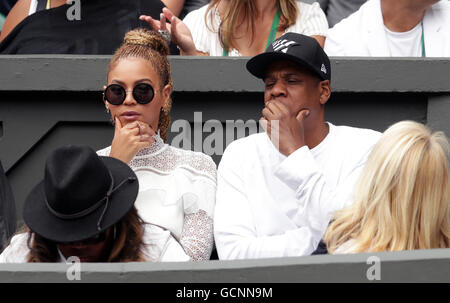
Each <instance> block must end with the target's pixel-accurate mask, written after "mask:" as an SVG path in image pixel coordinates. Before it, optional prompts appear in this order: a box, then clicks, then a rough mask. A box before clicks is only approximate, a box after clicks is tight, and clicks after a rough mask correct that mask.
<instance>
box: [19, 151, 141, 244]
mask: <svg viewBox="0 0 450 303" xmlns="http://www.w3.org/2000/svg"><path fill="white" fill-rule="evenodd" d="M74 148H75V149H76V151H75V153H73V152H72V150H73V149H74ZM62 149H63V150H64V149H66V152H67V151H69V152H72V154H73V155H74V157H73V159H71V158H70V155H69V157H67V154H64V153H63V154H62V155H60V157H59V158H60V159H58V160H55V159H54V158H55V157H56V156H55V155H54V154H53V155H52V156H51V157H49V159H48V160H47V164H46V176H45V178H44V180H43V181H42V182H40V183H39V184H37V185H36V186H35V187H34V188H33V189H32V190H31V192H30V193H29V195H28V197H27V199H26V200H25V204H24V208H23V218H24V221H25V223H26V224H27V225H28V227H29V228H30V229H31V231H33V232H34V233H36V234H38V235H40V236H42V237H44V238H46V239H49V240H51V241H54V242H57V243H68V242H76V241H82V240H86V239H89V238H91V237H93V236H95V235H97V234H99V233H101V232H103V231H105V230H107V229H108V228H109V227H111V226H113V225H114V224H116V223H117V222H119V221H120V220H121V219H122V218H123V217H124V216H125V215H126V214H127V213H128V212H129V211H130V210H131V209H132V208H133V206H134V202H135V200H136V197H137V194H138V191H139V183H138V181H137V177H136V174H135V173H134V172H133V170H132V169H131V168H130V167H129V166H128V165H127V164H125V163H123V162H122V161H120V160H117V159H114V158H110V157H101V156H97V155H96V154H95V152H94V151H93V150H92V149H90V148H89V147H74V146H69V147H64V148H62ZM70 149H72V150H70ZM60 150H61V149H60ZM56 153H57V152H56ZM60 153H61V152H60ZM77 153H78V154H79V153H82V154H84V155H85V154H87V156H86V157H85V158H84V159H82V160H80V158H79V157H78V158H77V156H79V155H78V154H77ZM64 157H66V158H67V159H66V160H64V159H63V158H64ZM72 160H73V161H78V162H82V163H80V164H76V166H77V167H76V168H75V169H73V168H71V167H69V168H66V167H67V166H75V165H72V163H65V162H68V161H72ZM64 161H65V162H64ZM93 162H96V163H93ZM101 163H102V164H101ZM52 166H53V167H52ZM65 166H66V167H65ZM86 168H88V169H86ZM89 169H91V171H88V170H89ZM61 170H62V171H63V172H62V173H61V172H60V171H61ZM64 170H65V171H64ZM100 170H104V172H108V173H107V175H108V178H106V179H105V182H107V183H106V184H105V185H107V186H109V185H108V184H110V183H109V182H110V180H111V177H112V179H113V182H114V183H113V184H114V185H115V186H117V185H120V183H122V184H121V185H120V186H118V188H117V189H115V190H114V191H113V192H112V193H111V194H110V196H109V198H108V205H106V204H105V203H103V202H101V203H100V206H99V207H96V208H94V209H93V210H92V211H90V212H89V213H87V214H86V215H83V216H81V217H79V218H70V219H67V218H61V217H59V216H56V215H55V209H53V208H52V206H50V208H51V209H50V208H49V204H50V205H53V206H54V207H57V208H58V212H57V214H60V212H59V211H60V210H61V209H62V210H63V211H65V210H69V209H70V207H72V210H71V211H72V212H75V211H73V204H83V203H84V202H86V203H85V204H86V205H83V207H86V208H89V207H88V206H92V205H94V204H95V203H97V202H98V201H99V200H102V199H94V201H89V199H86V201H83V200H82V199H81V200H80V197H81V198H82V197H83V195H86V197H88V196H89V194H88V193H87V192H88V191H90V192H95V193H96V194H98V195H99V196H100V197H104V196H105V194H106V193H105V192H104V190H103V189H104V188H107V187H104V186H103V189H101V190H100V191H99V190H98V189H100V187H101V186H102V185H101V183H102V182H103V181H102V180H101V178H100V176H101V174H98V175H96V174H97V173H96V172H95V171H100ZM55 171H59V172H55ZM74 171H75V172H74ZM80 171H84V172H86V173H87V174H85V175H83V173H80ZM109 176H111V177H109ZM89 178H90V180H89ZM80 179H81V180H80ZM83 179H87V180H83ZM74 184H82V186H81V187H80V188H77V187H76V186H74ZM83 187H84V188H83ZM53 191H54V192H58V191H59V192H61V193H62V195H59V196H57V195H54V194H53ZM65 193H66V198H67V199H65V198H64V194H65ZM68 193H73V194H72V195H73V196H78V200H77V201H78V202H77V201H76V200H75V199H73V197H71V195H69V194H68ZM50 197H52V198H51V199H50ZM55 197H56V198H57V199H55ZM91 200H92V199H91ZM74 201H75V202H76V203H74ZM79 201H82V202H79ZM104 202H106V200H105V201H104ZM70 204H72V206H71V205H70ZM75 206H77V205H75ZM100 218H101V219H100ZM99 219H100V221H101V224H100V225H99Z"/></svg>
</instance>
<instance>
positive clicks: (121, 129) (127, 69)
mask: <svg viewBox="0 0 450 303" xmlns="http://www.w3.org/2000/svg"><path fill="white" fill-rule="evenodd" d="M168 54H169V50H168V47H167V45H166V42H165V41H164V40H163V37H162V36H161V35H160V34H158V33H156V32H154V31H150V30H145V29H136V30H132V31H130V32H128V33H127V34H126V36H125V39H124V43H123V44H122V46H121V47H120V48H119V49H118V50H117V51H116V52H115V54H114V56H113V57H112V59H111V61H110V63H109V65H108V72H107V86H105V87H104V95H103V96H104V99H103V101H104V105H105V107H106V109H107V111H108V112H109V113H110V114H111V119H112V120H113V121H114V124H115V128H114V138H113V140H112V143H111V146H109V147H107V148H105V149H103V150H101V151H98V153H99V154H100V155H103V156H110V157H114V158H117V159H119V160H121V161H123V162H124V163H127V164H129V165H130V167H131V168H132V169H133V170H134V171H135V172H136V174H137V176H138V178H139V185H140V188H139V196H138V198H137V200H136V208H137V210H138V212H139V215H140V216H141V217H142V219H143V220H144V221H146V222H149V223H152V224H156V225H159V226H161V227H163V228H165V229H167V230H170V231H171V233H172V234H173V235H174V237H175V238H176V239H177V240H179V241H180V243H181V245H182V247H183V249H184V251H185V253H186V254H187V255H189V257H190V258H191V259H192V260H209V258H210V257H211V253H212V249H213V245H214V237H213V212H214V205H215V194H216V164H215V163H214V162H213V160H212V159H211V157H210V156H207V155H205V154H203V153H199V152H193V151H190V150H183V149H178V148H175V147H172V146H170V145H168V144H165V141H166V138H167V134H168V132H169V128H170V109H171V106H172V100H171V93H172V88H173V83H172V78H171V74H170V63H169V60H168V58H167V55H168Z"/></svg>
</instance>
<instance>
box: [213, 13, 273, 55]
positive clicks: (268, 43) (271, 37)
mask: <svg viewBox="0 0 450 303" xmlns="http://www.w3.org/2000/svg"><path fill="white" fill-rule="evenodd" d="M279 23H280V11H277V13H276V14H275V17H273V22H272V28H271V29H270V34H269V39H268V40H267V45H266V48H268V47H269V45H270V43H272V42H273V41H274V40H275V35H276V34H277V31H278V24H279ZM222 56H224V57H228V51H227V50H225V49H223V52H222Z"/></svg>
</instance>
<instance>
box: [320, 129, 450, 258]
mask: <svg viewBox="0 0 450 303" xmlns="http://www.w3.org/2000/svg"><path fill="white" fill-rule="evenodd" d="M449 155H450V154H449V143H448V141H447V139H446V138H445V135H444V134H443V133H442V132H435V133H431V132H430V130H428V129H427V128H426V127H425V126H424V125H423V124H420V123H417V122H412V121H402V122H398V123H396V124H394V125H392V126H391V127H389V128H388V129H387V130H386V131H385V132H384V134H383V136H382V137H381V139H380V141H379V142H378V143H377V144H376V145H375V147H374V148H373V151H372V153H371V154H370V156H369V159H368V160H367V163H366V166H365V168H364V170H363V172H362V174H361V177H360V178H359V180H358V182H357V185H356V186H355V203H354V204H353V205H352V206H350V207H348V208H345V209H343V210H341V211H340V212H338V213H337V214H336V215H335V217H334V221H333V222H332V223H331V225H330V227H329V228H328V230H327V232H326V235H325V237H324V240H325V242H326V243H327V247H328V251H329V252H330V253H335V254H337V253H358V252H380V251H401V250H412V249H432V248H450V183H449V171H448V165H447V159H448V157H449Z"/></svg>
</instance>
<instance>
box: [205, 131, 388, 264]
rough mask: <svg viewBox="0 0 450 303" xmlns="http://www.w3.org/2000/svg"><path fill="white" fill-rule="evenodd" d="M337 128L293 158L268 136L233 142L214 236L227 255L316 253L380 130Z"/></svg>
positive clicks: (221, 178)
mask: <svg viewBox="0 0 450 303" xmlns="http://www.w3.org/2000/svg"><path fill="white" fill-rule="evenodd" d="M328 124H329V126H330V131H329V134H328V135H327V136H326V137H325V139H324V140H323V141H322V142H321V143H320V144H319V145H318V146H316V147H315V148H313V149H312V150H310V149H309V148H308V147H307V146H304V147H302V148H300V149H298V150H297V151H295V152H294V153H292V154H291V155H289V157H286V156H284V155H283V154H281V153H280V152H279V151H278V150H277V149H276V148H275V146H274V145H273V144H272V142H271V141H270V139H269V137H268V136H267V134H266V133H261V134H255V135H251V136H249V137H246V138H243V139H240V140H237V141H234V142H233V143H231V144H230V145H229V146H228V147H227V149H226V150H225V153H224V155H223V157H222V160H221V162H220V164H219V169H218V172H217V178H218V179H217V195H216V208H215V214H214V236H215V241H216V246H217V252H218V255H219V258H220V259H247V258H269V257H283V256H301V255H309V254H311V253H312V252H313V251H314V250H315V249H316V247H317V245H318V243H319V241H320V239H321V238H322V236H323V234H324V233H325V230H326V228H327V226H328V223H329V220H330V218H331V216H332V215H333V213H334V212H335V211H336V210H339V209H341V208H343V207H345V206H347V205H349V204H350V203H351V202H352V200H353V199H352V191H353V186H354V184H355V182H356V180H357V178H358V177H359V174H360V172H361V170H362V168H363V166H364V164H365V162H366V160H367V157H368V155H369V153H370V151H371V149H372V147H373V145H374V144H375V143H376V142H377V141H378V139H379V137H380V135H381V134H380V133H379V132H376V131H373V130H368V129H360V128H352V127H347V126H334V125H332V124H331V123H328Z"/></svg>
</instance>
